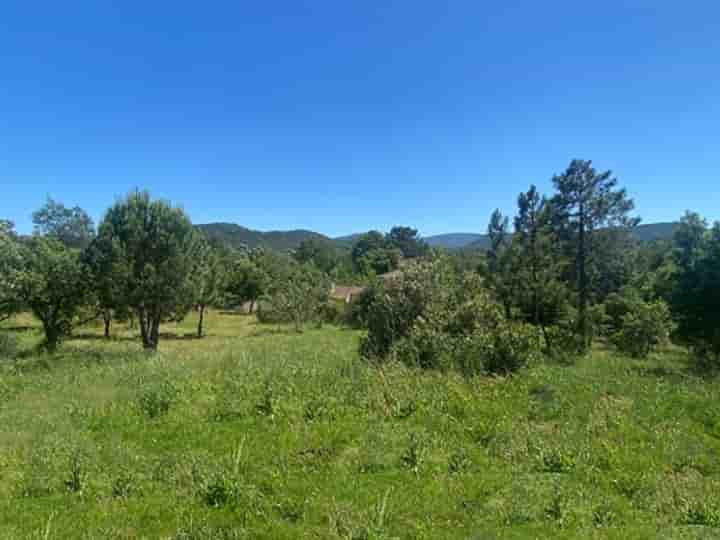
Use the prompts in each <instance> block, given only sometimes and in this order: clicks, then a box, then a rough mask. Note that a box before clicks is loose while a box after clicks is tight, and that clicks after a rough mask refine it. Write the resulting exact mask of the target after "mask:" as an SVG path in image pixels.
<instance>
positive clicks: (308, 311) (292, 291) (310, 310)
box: [258, 263, 330, 332]
mask: <svg viewBox="0 0 720 540" xmlns="http://www.w3.org/2000/svg"><path fill="white" fill-rule="evenodd" d="M329 295H330V283H329V282H328V279H327V276H326V275H325V274H323V273H322V272H320V271H319V270H318V269H317V268H315V267H314V266H312V265H310V264H298V263H295V264H292V265H290V266H289V267H288V268H287V269H286V272H285V273H284V275H282V276H278V279H277V280H275V281H274V282H273V285H272V287H271V289H270V291H269V292H268V293H267V294H266V295H265V296H264V297H263V298H262V299H261V302H260V305H259V308H258V320H259V321H260V322H262V323H292V324H293V325H294V327H295V329H296V330H297V331H298V332H299V331H301V330H302V326H303V325H304V324H306V323H308V322H315V323H320V322H322V320H323V312H324V310H325V309H326V306H327V304H328V301H329Z"/></svg>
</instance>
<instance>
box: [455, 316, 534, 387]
mask: <svg viewBox="0 0 720 540" xmlns="http://www.w3.org/2000/svg"><path fill="white" fill-rule="evenodd" d="M541 350H542V346H541V337H540V333H539V331H538V329H537V328H535V327H534V326H531V325H529V324H525V323H518V322H513V321H505V322H504V323H503V324H499V325H497V326H495V327H490V328H487V329H484V330H480V331H477V332H475V333H474V334H473V335H472V336H470V337H469V338H468V339H466V340H465V341H464V343H463V345H462V347H460V348H459V350H458V351H457V352H456V362H457V365H458V368H459V369H460V371H461V372H462V373H464V374H465V375H475V374H478V373H489V374H502V375H506V374H508V373H512V372H514V371H517V370H518V369H521V368H523V367H526V366H527V365H529V364H530V363H531V362H533V361H534V360H535V359H536V358H538V357H539V356H540V351H541Z"/></svg>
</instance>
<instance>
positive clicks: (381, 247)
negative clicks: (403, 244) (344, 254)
mask: <svg viewBox="0 0 720 540" xmlns="http://www.w3.org/2000/svg"><path fill="white" fill-rule="evenodd" d="M401 256H402V252H401V251H400V250H399V249H397V248H395V247H394V246H393V245H391V244H390V243H389V242H388V240H387V239H386V237H385V236H384V235H383V234H382V233H380V232H378V231H370V232H368V233H366V234H363V235H362V236H360V238H358V239H357V241H356V242H355V244H354V245H353V249H352V261H353V264H354V266H355V268H356V270H357V271H358V272H361V273H363V274H385V273H387V272H391V271H392V270H395V269H396V268H397V267H398V264H399V263H400V257H401Z"/></svg>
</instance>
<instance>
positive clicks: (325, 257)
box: [293, 238, 339, 274]
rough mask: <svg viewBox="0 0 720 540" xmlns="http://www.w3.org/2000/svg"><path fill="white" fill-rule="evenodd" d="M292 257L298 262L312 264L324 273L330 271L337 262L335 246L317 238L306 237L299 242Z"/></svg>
mask: <svg viewBox="0 0 720 540" xmlns="http://www.w3.org/2000/svg"><path fill="white" fill-rule="evenodd" d="M293 257H294V258H295V260H296V261H298V262H299V263H312V264H314V265H315V266H317V267H318V268H319V269H320V270H322V271H323V272H325V273H326V274H329V273H330V272H332V271H333V269H334V268H335V267H336V266H337V264H338V262H339V260H338V259H339V257H338V253H337V250H336V249H335V247H333V246H332V245H331V244H330V243H329V242H327V241H323V240H319V239H317V238H307V239H305V240H303V241H302V242H300V245H299V246H298V248H297V249H296V250H295V252H294V253H293Z"/></svg>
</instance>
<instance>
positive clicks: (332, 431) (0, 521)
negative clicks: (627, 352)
mask: <svg viewBox="0 0 720 540" xmlns="http://www.w3.org/2000/svg"><path fill="white" fill-rule="evenodd" d="M195 324H196V320H195V319H194V317H193V316H190V317H188V318H187V319H186V321H185V322H184V323H182V324H179V325H169V324H168V325H164V326H163V327H162V332H163V336H162V339H161V342H160V347H159V351H158V352H157V353H155V354H147V353H144V352H143V351H142V348H141V344H140V342H139V340H138V338H137V337H136V335H135V333H134V332H131V331H130V330H128V329H127V328H125V327H120V326H116V327H115V328H114V332H113V333H114V337H113V339H111V340H104V339H102V328H100V327H86V328H81V329H79V330H78V331H77V332H76V335H75V336H74V337H72V338H71V339H69V340H68V341H66V342H65V343H64V344H63V345H62V346H61V348H60V349H59V351H58V353H57V354H56V355H54V356H52V355H47V354H44V353H40V352H35V346H36V345H37V344H38V343H39V342H40V340H41V338H42V336H41V332H40V330H39V327H38V325H37V323H35V322H34V321H33V320H32V319H31V318H30V317H29V316H27V315H22V316H19V317H16V318H15V319H13V320H11V321H8V322H6V323H4V324H3V325H2V326H3V327H4V328H5V330H8V331H9V332H10V333H11V334H13V335H15V336H17V337H18V338H19V339H20V347H21V351H20V354H19V355H18V357H17V358H16V359H13V360H11V359H3V358H0V538H2V539H8V540H11V539H27V538H30V539H42V540H56V539H66V538H67V539H70V538H73V539H74V538H78V539H156V538H159V539H172V540H181V539H182V540H190V539H236V538H268V539H298V538H308V539H310V538H312V539H325V538H327V539H354V540H360V539H367V540H371V539H376V540H380V539H395V538H397V539H471V540H491V539H496V538H497V539H499V538H518V539H519V538H541V539H544V538H583V539H593V538H603V539H604V538H608V539H612V538H617V539H620V538H622V539H623V540H630V539H641V538H667V539H682V538H688V539H689V538H693V539H694V538H720V496H719V494H720V399H719V398H720V384H719V383H718V382H717V381H716V380H714V379H712V378H700V377H698V376H696V375H694V374H693V373H692V372H691V371H690V370H689V369H688V368H687V367H686V360H687V359H686V353H685V352H683V351H682V350H680V349H672V348H671V349H668V350H665V351H664V352H662V353H655V354H652V355H651V356H650V357H649V358H648V359H646V360H633V359H629V358H625V357H623V356H621V355H618V354H617V353H615V352H613V351H611V350H609V349H606V348H605V347H603V346H602V345H596V346H595V348H594V349H593V352H592V353H591V354H590V355H588V356H587V357H585V358H583V359H581V360H579V361H578V362H576V363H574V364H572V365H562V364H554V363H552V364H551V363H545V364H540V365H534V366H531V367H530V368H528V369H524V370H521V371H520V372H518V373H517V374H515V375H514V376H512V377H508V378H500V377H498V378H493V377H474V378H471V379H467V378H463V377H462V376H460V375H458V374H457V373H454V372H448V373H441V372H437V371H427V370H426V371H419V370H414V369H410V368H407V367H405V366H402V365H395V364H388V365H385V366H383V367H382V368H379V367H375V366H371V365H368V364H367V362H365V361H363V360H362V359H361V358H360V357H359V355H358V352H357V351H358V342H359V339H360V335H361V333H360V332H358V331H354V330H348V329H345V328H338V327H333V326H327V325H326V326H324V327H323V328H308V329H306V330H305V331H304V332H303V333H297V332H294V331H292V330H291V329H288V328H284V327H276V326H268V325H259V324H258V323H257V322H256V321H255V319H254V318H253V317H249V316H238V315H233V314H223V313H219V312H217V311H213V312H210V313H209V314H208V315H206V331H207V336H206V337H205V338H203V339H195V338H193V337H192V336H193V332H194V327H195Z"/></svg>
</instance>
